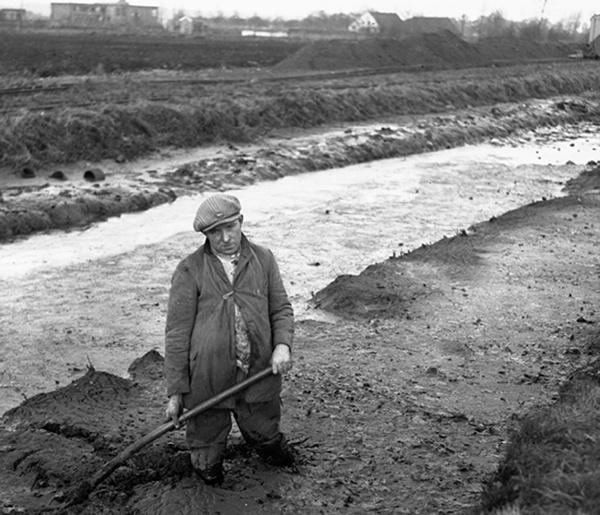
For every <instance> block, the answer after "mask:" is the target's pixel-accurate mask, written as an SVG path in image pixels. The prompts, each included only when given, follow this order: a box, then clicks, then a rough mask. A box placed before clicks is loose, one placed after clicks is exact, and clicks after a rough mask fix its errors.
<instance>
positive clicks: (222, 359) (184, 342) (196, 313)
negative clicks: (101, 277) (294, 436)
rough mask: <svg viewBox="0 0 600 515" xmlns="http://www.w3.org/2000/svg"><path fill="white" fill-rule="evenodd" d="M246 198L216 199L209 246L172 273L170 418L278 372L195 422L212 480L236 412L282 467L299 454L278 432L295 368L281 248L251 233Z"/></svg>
mask: <svg viewBox="0 0 600 515" xmlns="http://www.w3.org/2000/svg"><path fill="white" fill-rule="evenodd" d="M242 223H243V216H242V214H241V206H240V202H239V200H238V199H237V198H236V197H234V196H232V195H225V194H217V195H213V196H211V197H209V198H207V199H206V200H204V202H202V203H201V204H200V207H199V208H198V211H197V213H196V217H195V218H194V229H195V230H196V231H199V232H202V233H204V235H205V236H206V240H205V242H204V245H202V246H201V247H200V248H198V249H197V250H196V251H195V252H194V253H192V254H190V255H189V256H187V257H186V258H185V259H183V260H182V261H181V262H180V263H179V265H178V266H177V268H176V270H175V273H174V274H173V278H172V283H171V291H170V295H169V305H168V312H167V322H166V338H165V377H166V382H167V395H168V396H169V402H168V405H167V410H166V412H167V416H168V417H170V418H172V419H173V420H174V421H175V423H176V424H178V416H179V415H180V414H181V411H182V409H183V408H184V407H185V408H188V409H189V408H192V407H194V406H195V405H197V404H199V403H200V402H202V401H205V400H206V399H208V398H210V397H212V396H214V395H216V394H218V393H220V392H221V391H223V390H225V389H226V388H229V387H230V386H233V385H234V384H235V383H237V382H240V381H242V380H244V379H245V378H246V377H248V376H250V375H253V374H255V373H257V372H259V371H260V370H263V369H264V368H266V367H268V366H271V367H272V369H273V374H274V375H272V376H269V377H267V378H266V379H263V380H262V381H260V382H258V383H256V384H254V385H253V386H251V387H249V388H248V389H247V390H245V391H244V392H243V393H241V394H240V395H239V396H237V397H236V398H232V399H229V400H226V401H224V402H222V403H221V404H219V405H218V406H216V407H215V408H213V409H210V410H208V411H206V412H204V413H202V414H200V415H198V416H197V417H194V418H192V419H190V420H189V421H188V424H187V428H186V440H187V443H188V446H189V448H190V457H191V461H192V465H193V467H194V469H195V470H196V472H197V474H198V475H199V476H200V477H201V478H202V480H203V481H204V482H205V483H207V484H209V485H216V484H221V483H222V482H223V466H222V455H223V451H224V450H225V446H226V443H227V435H228V434H229V431H230V430H231V425H232V423H231V412H233V415H234V416H235V419H236V422H237V424H238V426H239V428H240V431H241V433H242V435H243V437H244V439H245V440H246V441H247V442H248V444H250V445H251V446H253V447H254V448H255V449H256V450H257V451H258V453H259V455H260V456H261V457H263V458H264V459H266V460H267V461H269V462H270V463H272V464H275V465H291V464H292V463H293V454H292V452H291V449H290V447H289V445H288V444H287V442H286V439H285V437H284V436H283V434H282V433H281V431H280V429H279V421H280V415H281V412H280V407H281V403H280V392H281V375H282V374H285V373H286V372H287V371H288V370H289V369H290V367H291V364H292V362H291V346H292V338H293V332H294V330H293V324H294V320H293V312H292V307H291V304H290V302H289V300H288V297H287V294H286V291H285V289H284V286H283V283H282V280H281V276H280V274H279V268H278V266H277V263H276V261H275V258H274V256H273V254H272V252H271V251H270V250H268V249H266V248H264V247H261V246H259V245H255V244H254V243H251V242H250V241H248V240H247V239H246V237H245V236H244V234H243V233H242Z"/></svg>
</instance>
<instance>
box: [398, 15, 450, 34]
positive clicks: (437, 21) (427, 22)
mask: <svg viewBox="0 0 600 515" xmlns="http://www.w3.org/2000/svg"><path fill="white" fill-rule="evenodd" d="M402 30H403V35H405V36H412V35H414V34H423V33H426V32H443V31H445V30H449V31H450V32H453V33H454V34H457V35H458V34H459V31H458V27H457V26H456V25H455V24H454V22H453V21H452V20H451V19H450V18H437V17H430V16H414V17H412V18H408V20H404V25H403V29H402Z"/></svg>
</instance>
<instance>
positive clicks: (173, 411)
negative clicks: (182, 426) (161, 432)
mask: <svg viewBox="0 0 600 515" xmlns="http://www.w3.org/2000/svg"><path fill="white" fill-rule="evenodd" d="M182 411H183V398H182V396H181V394H180V393H176V394H174V395H171V397H169V402H168V404H167V409H166V410H165V413H166V415H167V418H170V419H171V420H172V421H173V422H174V424H175V427H176V428H177V429H178V428H179V415H181V412H182Z"/></svg>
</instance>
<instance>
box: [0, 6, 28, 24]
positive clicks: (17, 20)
mask: <svg viewBox="0 0 600 515" xmlns="http://www.w3.org/2000/svg"><path fill="white" fill-rule="evenodd" d="M24 21H25V9H0V26H2V27H18V26H20V25H21V23H23V22H24Z"/></svg>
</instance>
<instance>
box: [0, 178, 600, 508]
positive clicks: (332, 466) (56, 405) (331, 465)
mask: <svg viewBox="0 0 600 515" xmlns="http://www.w3.org/2000/svg"><path fill="white" fill-rule="evenodd" d="M566 188H567V193H568V195H567V196H566V197H563V198H556V199H552V200H548V201H541V202H536V203H534V204H531V205H528V206H524V207H522V208H519V209H516V210H513V211H511V212H508V213H506V214H504V215H502V216H499V217H497V218H493V219H491V220H489V221H487V222H484V223H481V224H477V225H475V226H473V227H470V228H468V229H465V230H464V232H462V233H460V234H457V235H456V236H454V237H452V238H445V239H443V240H440V241H438V242H436V243H434V244H432V245H426V246H422V247H420V248H418V249H416V250H415V251H413V252H410V253H407V254H405V255H402V256H398V257H395V258H390V259H388V260H387V261H385V262H383V263H379V264H376V265H373V266H371V267H369V268H368V269H366V270H365V271H364V272H363V273H362V274H359V275H358V276H343V277H340V278H338V279H337V280H336V281H335V282H334V283H332V284H331V285H329V286H327V287H326V288H324V289H323V290H321V291H320V292H317V293H316V295H315V299H313V301H314V302H316V303H318V304H319V307H320V308H321V309H327V310H328V311H329V312H331V313H333V314H334V315H335V316H336V317H337V318H335V317H334V318H332V320H330V321H328V322H319V321H314V320H304V321H301V322H299V323H298V327H297V342H296V349H297V350H296V354H295V367H294V369H293V371H292V373H291V374H290V375H289V376H288V377H287V379H286V381H285V382H284V390H283V394H282V400H283V407H284V419H283V425H284V426H283V429H284V431H285V432H286V433H287V434H288V436H289V438H290V440H291V441H292V443H293V445H294V448H295V450H296V452H297V455H298V465H297V466H296V467H294V468H286V469H278V468H276V467H273V466H271V465H269V464H265V463H262V462H261V461H260V460H259V458H258V456H257V455H256V454H255V453H254V452H253V451H252V449H250V448H248V446H246V445H245V443H244V442H243V441H242V440H241V438H240V436H239V434H236V433H235V432H234V433H233V434H232V436H231V438H230V441H229V444H228V448H227V455H226V464H225V467H226V481H225V483H224V484H223V486H222V487H221V488H210V487H206V486H204V485H203V484H201V483H200V482H199V481H198V480H197V478H196V477H195V476H194V474H193V472H192V470H191V467H190V462H189V458H188V455H187V453H186V450H185V443H184V440H183V433H182V431H174V432H172V433H169V434H168V435H165V436H164V437H163V438H161V439H159V440H157V441H156V442H154V443H153V444H151V445H149V446H148V447H146V448H144V449H142V450H141V451H140V452H139V453H138V454H137V455H136V456H135V457H133V458H132V459H130V460H128V461H127V462H126V463H124V464H123V466H122V467H120V468H118V469H117V470H116V471H115V472H114V473H113V474H112V475H111V476H110V477H109V478H108V479H106V481H105V482H103V483H102V484H100V485H99V486H98V487H97V488H96V489H95V490H94V491H93V492H91V494H90V496H89V498H88V499H87V500H85V501H84V502H82V503H81V504H78V505H74V506H71V507H69V508H68V509H61V506H62V503H64V502H65V500H66V499H68V498H69V493H70V492H71V491H72V489H73V488H76V487H77V486H78V485H79V484H81V482H82V481H84V480H86V479H87V478H89V477H90V475H91V474H93V473H94V472H95V471H97V470H98V468H99V467H101V466H102V464H103V463H105V462H107V461H108V460H110V459H111V458H112V457H114V456H115V455H116V454H117V453H118V452H119V451H121V450H122V449H123V448H125V447H126V446H127V445H128V444H130V443H132V442H133V441H135V440H136V439H138V438H140V437H141V436H142V435H144V434H146V433H147V432H149V431H150V430H152V429H154V428H155V427H157V426H158V425H160V424H161V423H162V422H163V419H162V416H163V409H164V400H165V399H164V389H163V388H164V386H163V382H162V357H161V355H160V354H159V353H158V352H156V351H150V352H149V353H147V354H145V355H144V356H141V357H140V358H139V359H137V360H135V361H134V362H133V363H132V365H131V366H130V367H129V375H130V377H129V378H127V379H126V378H121V377H117V376H114V375H111V374H108V373H105V372H102V371H98V370H94V369H92V368H90V369H89V370H87V372H86V373H85V374H84V375H83V376H82V377H80V378H79V379H77V380H75V381H74V382H72V383H71V384H69V385H67V386H65V387H64V388H61V389H58V390H56V391H53V392H49V393H44V394H40V395H37V396H35V397H32V398H30V399H28V400H26V401H25V402H23V403H22V404H21V405H20V406H18V407H16V408H14V409H12V410H10V411H8V412H7V413H5V414H4V416H3V417H2V419H1V430H0V486H1V487H2V491H3V498H2V503H3V506H2V509H3V512H4V513H19V512H20V513H23V512H25V513H36V512H39V511H42V510H48V509H53V508H56V509H58V510H59V511H58V512H63V513H173V512H177V513H199V512H210V513H217V512H220V513H357V514H358V513H366V512H378V513H424V514H425V513H427V514H429V513H464V512H465V511H467V510H473V509H476V507H477V506H478V503H479V502H480V496H481V492H482V480H483V479H485V478H487V477H490V476H491V475H492V474H493V472H494V471H495V469H496V467H497V465H498V462H499V460H500V456H501V453H502V450H503V448H504V445H505V444H506V439H507V434H508V433H509V431H510V430H511V429H512V428H513V427H514V424H515V422H516V421H517V420H519V418H520V417H521V416H522V415H523V414H525V413H526V412H527V411H528V410H529V409H531V407H532V406H535V405H538V404H539V403H549V402H551V401H552V400H553V399H555V398H557V397H558V392H559V391H560V388H561V384H562V383H563V381H564V380H565V379H566V378H567V377H569V374H571V373H572V372H573V370H576V369H578V368H582V367H584V366H585V364H586V363H587V362H588V361H589V360H590V359H593V358H594V356H595V355H596V354H597V351H598V345H597V336H598V329H597V324H598V320H597V314H596V306H597V305H598V302H599V301H600V287H599V286H600V284H599V282H598V277H599V276H598V270H599V268H598V267H599V266H600V263H599V262H598V258H597V248H598V244H599V243H600V242H599V241H598V238H599V236H598V231H597V223H598V222H597V221H598V220H599V219H600V169H598V168H593V169H588V170H587V171H586V172H584V173H583V174H582V175H581V176H580V177H579V178H577V179H576V180H574V181H570V182H569V184H567V186H566Z"/></svg>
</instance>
